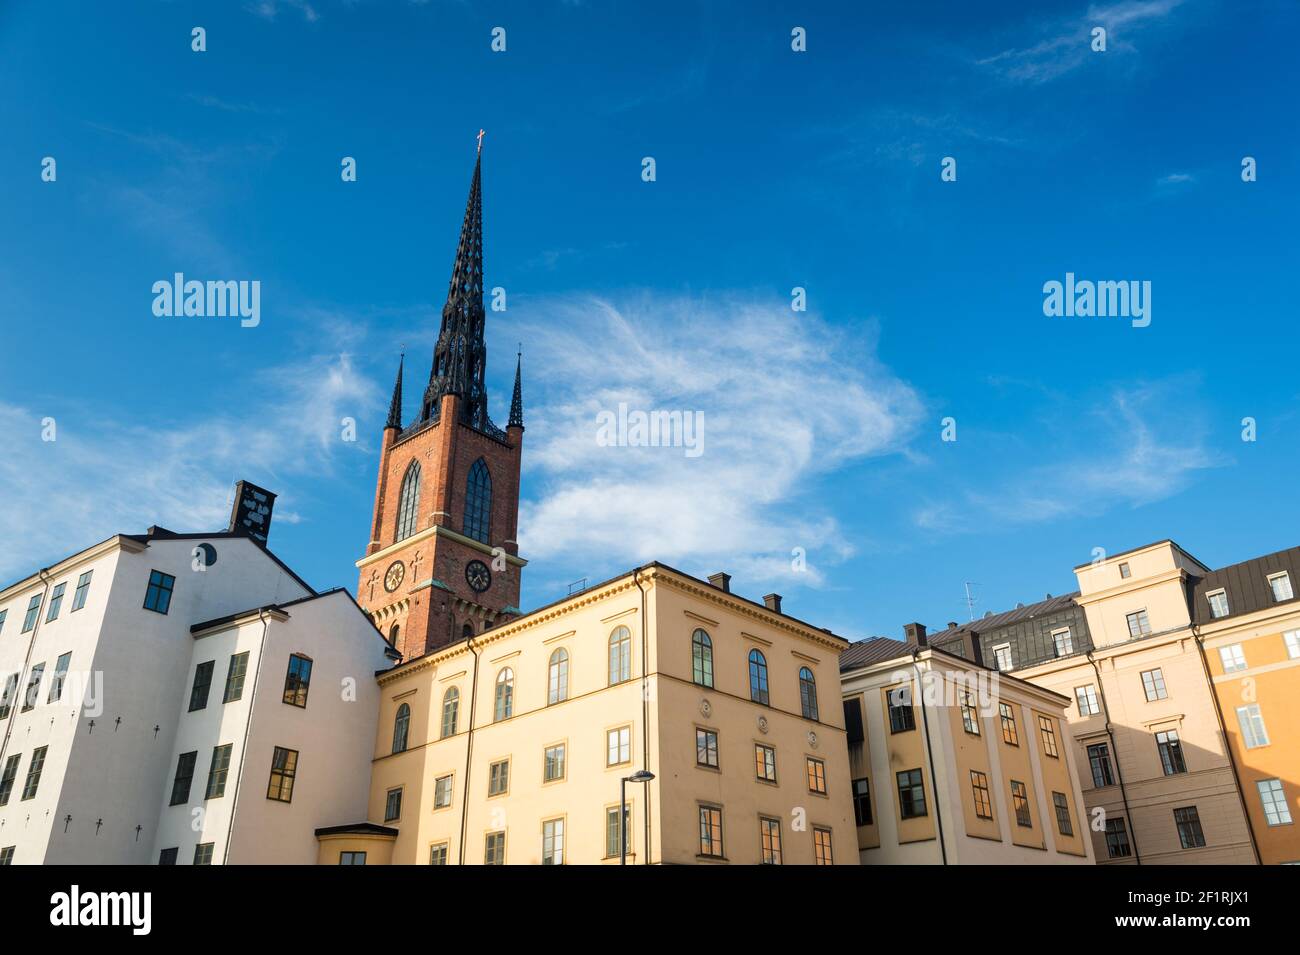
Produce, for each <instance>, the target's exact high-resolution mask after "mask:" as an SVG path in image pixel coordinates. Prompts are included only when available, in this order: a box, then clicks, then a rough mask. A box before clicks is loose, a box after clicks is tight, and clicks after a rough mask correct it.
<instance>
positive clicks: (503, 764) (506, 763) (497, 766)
mask: <svg viewBox="0 0 1300 955" xmlns="http://www.w3.org/2000/svg"><path fill="white" fill-rule="evenodd" d="M509 791H510V760H508V759H499V760H497V761H496V762H495V763H489V764H488V795H489V796H503V795H505V794H506V793H507V792H509Z"/></svg>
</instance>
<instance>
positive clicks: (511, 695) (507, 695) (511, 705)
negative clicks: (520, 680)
mask: <svg viewBox="0 0 1300 955" xmlns="http://www.w3.org/2000/svg"><path fill="white" fill-rule="evenodd" d="M514 712H515V671H514V670H512V669H510V668H509V667H506V668H505V669H503V670H502V671H501V672H500V673H498V674H497V688H496V693H495V694H494V696H493V699H492V719H493V721H495V722H500V721H501V720H508V719H510V717H511V716H513V715H514Z"/></svg>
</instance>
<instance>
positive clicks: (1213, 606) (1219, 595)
mask: <svg viewBox="0 0 1300 955" xmlns="http://www.w3.org/2000/svg"><path fill="white" fill-rule="evenodd" d="M1205 599H1206V600H1208V601H1209V602H1210V616H1211V617H1213V618H1214V619H1216V620H1217V619H1219V618H1220V617H1226V616H1227V615H1228V594H1227V592H1226V591H1223V590H1215V591H1213V592H1211V593H1208V594H1206V595H1205Z"/></svg>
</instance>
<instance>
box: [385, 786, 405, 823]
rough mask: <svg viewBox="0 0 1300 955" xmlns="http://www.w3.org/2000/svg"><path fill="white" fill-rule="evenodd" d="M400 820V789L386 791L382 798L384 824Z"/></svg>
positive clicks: (399, 787)
mask: <svg viewBox="0 0 1300 955" xmlns="http://www.w3.org/2000/svg"><path fill="white" fill-rule="evenodd" d="M401 818H402V787H401V786H398V787H397V788H396V789H390V790H388V794H387V795H386V796H385V797H384V822H396V821H397V820H398V819H401Z"/></svg>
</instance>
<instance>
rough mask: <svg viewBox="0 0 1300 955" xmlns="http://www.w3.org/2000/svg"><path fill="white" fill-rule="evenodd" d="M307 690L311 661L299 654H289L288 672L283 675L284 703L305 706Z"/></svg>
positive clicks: (309, 682) (309, 684)
mask: <svg viewBox="0 0 1300 955" xmlns="http://www.w3.org/2000/svg"><path fill="white" fill-rule="evenodd" d="M309 689H311V659H310V658H309V657H305V656H303V655H302V654H300V653H294V654H290V656H289V670H288V672H286V673H285V675H284V702H286V703H288V704H289V705H290V706H306V705H307V691H308V690H309Z"/></svg>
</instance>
